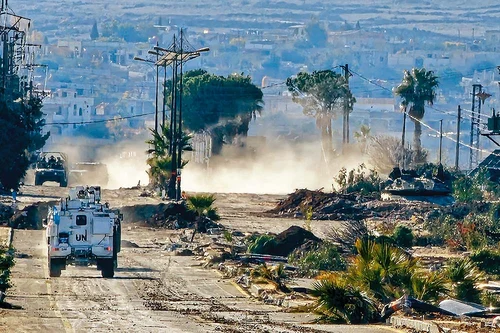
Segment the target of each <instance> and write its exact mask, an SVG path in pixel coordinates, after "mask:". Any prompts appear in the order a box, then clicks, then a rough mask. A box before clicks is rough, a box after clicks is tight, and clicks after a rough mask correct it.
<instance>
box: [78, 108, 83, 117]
mask: <svg viewBox="0 0 500 333" xmlns="http://www.w3.org/2000/svg"><path fill="white" fill-rule="evenodd" d="M82 114H83V110H82V108H80V109H79V110H78V115H79V116H81V115H82Z"/></svg>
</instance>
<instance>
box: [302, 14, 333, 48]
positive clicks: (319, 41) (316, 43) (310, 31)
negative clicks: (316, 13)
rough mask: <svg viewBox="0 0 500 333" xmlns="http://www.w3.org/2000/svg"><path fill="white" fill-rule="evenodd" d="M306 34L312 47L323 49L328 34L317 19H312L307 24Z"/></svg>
mask: <svg viewBox="0 0 500 333" xmlns="http://www.w3.org/2000/svg"><path fill="white" fill-rule="evenodd" d="M306 34H307V40H308V41H309V42H310V43H311V45H312V46H313V47H325V46H326V43H327V42H328V33H327V31H326V29H325V28H324V27H323V25H322V24H321V23H320V22H319V21H318V20H317V19H313V20H312V21H311V22H310V23H309V24H307V26H306Z"/></svg>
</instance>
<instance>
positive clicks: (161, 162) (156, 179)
mask: <svg viewBox="0 0 500 333" xmlns="http://www.w3.org/2000/svg"><path fill="white" fill-rule="evenodd" d="M150 131H151V134H152V135H153V137H152V138H151V139H149V140H147V141H146V143H147V144H148V145H149V146H150V148H149V149H148V150H146V153H147V154H148V155H149V156H150V157H149V158H148V159H147V161H146V162H147V163H148V165H149V167H150V169H149V171H148V175H149V179H150V181H151V183H153V185H158V186H160V187H163V186H165V184H166V182H167V181H168V179H169V178H170V172H171V170H172V157H171V152H170V148H171V145H170V141H171V138H172V135H171V133H172V132H171V131H170V125H169V124H164V125H163V126H162V127H161V128H160V131H157V130H155V129H150ZM190 140H191V136H190V135H188V134H186V133H183V135H182V137H181V142H180V144H181V149H182V151H192V150H193V148H192V146H191V143H190ZM187 163H188V161H182V167H184V166H185V165H186V164H187Z"/></svg>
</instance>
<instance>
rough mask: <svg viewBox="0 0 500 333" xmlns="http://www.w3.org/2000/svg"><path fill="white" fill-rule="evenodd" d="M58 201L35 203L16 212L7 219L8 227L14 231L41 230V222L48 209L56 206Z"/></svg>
mask: <svg viewBox="0 0 500 333" xmlns="http://www.w3.org/2000/svg"><path fill="white" fill-rule="evenodd" d="M57 203H58V201H49V202H37V203H34V204H32V205H29V206H26V207H24V208H23V209H22V210H16V211H15V212H14V213H13V214H12V215H11V217H10V219H9V226H11V227H12V228H14V229H34V230H40V229H42V228H43V226H42V220H43V219H44V218H46V217H47V213H48V210H49V207H52V206H54V205H56V204H57Z"/></svg>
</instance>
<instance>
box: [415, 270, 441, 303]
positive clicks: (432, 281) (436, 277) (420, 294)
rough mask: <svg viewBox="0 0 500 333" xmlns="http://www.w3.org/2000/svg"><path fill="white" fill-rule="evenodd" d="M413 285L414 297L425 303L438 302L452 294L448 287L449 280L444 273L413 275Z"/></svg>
mask: <svg viewBox="0 0 500 333" xmlns="http://www.w3.org/2000/svg"><path fill="white" fill-rule="evenodd" d="M411 283H412V294H413V296H414V297H415V298H417V299H419V300H421V301H424V302H437V301H438V300H439V298H440V297H441V296H442V295H447V294H448V293H449V292H450V290H449V289H448V288H447V286H446V285H447V283H448V279H447V278H446V276H445V275H444V274H443V273H442V272H431V273H428V274H424V275H422V274H413V276H412V278H411Z"/></svg>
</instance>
